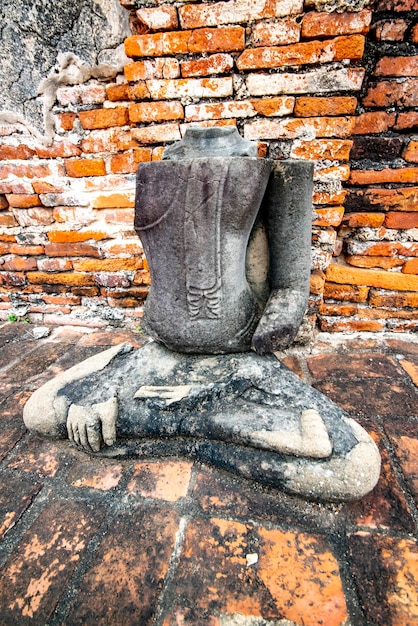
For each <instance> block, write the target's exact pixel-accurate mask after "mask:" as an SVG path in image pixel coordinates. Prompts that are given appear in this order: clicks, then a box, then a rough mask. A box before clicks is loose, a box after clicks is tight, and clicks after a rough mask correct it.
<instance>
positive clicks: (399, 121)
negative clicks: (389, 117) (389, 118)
mask: <svg viewBox="0 0 418 626" xmlns="http://www.w3.org/2000/svg"><path fill="white" fill-rule="evenodd" d="M417 127H418V111H408V112H407V113H399V114H398V117H397V118H396V124H395V126H394V128H395V129H396V130H407V129H409V128H417Z"/></svg>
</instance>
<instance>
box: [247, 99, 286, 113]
mask: <svg viewBox="0 0 418 626" xmlns="http://www.w3.org/2000/svg"><path fill="white" fill-rule="evenodd" d="M251 104H252V106H253V107H254V110H255V111H256V112H257V113H259V114H260V115H265V116H266V117H270V116H272V117H279V116H282V115H289V114H291V113H292V111H293V107H294V104H295V99H294V98H293V97H291V96H277V97H275V98H263V99H259V100H251Z"/></svg>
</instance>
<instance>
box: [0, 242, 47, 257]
mask: <svg viewBox="0 0 418 626" xmlns="http://www.w3.org/2000/svg"><path fill="white" fill-rule="evenodd" d="M43 253H44V247H43V246H30V245H25V244H19V243H13V242H10V243H9V242H7V243H0V254H20V255H22V256H30V255H34V256H38V255H41V254H43Z"/></svg>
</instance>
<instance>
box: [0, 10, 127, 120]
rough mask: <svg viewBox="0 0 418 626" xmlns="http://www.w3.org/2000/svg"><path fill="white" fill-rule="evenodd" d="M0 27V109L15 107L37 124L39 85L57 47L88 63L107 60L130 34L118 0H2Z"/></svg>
mask: <svg viewBox="0 0 418 626" xmlns="http://www.w3.org/2000/svg"><path fill="white" fill-rule="evenodd" d="M0 30H1V33H2V46H1V49H0V67H1V68H2V69H1V72H0V111H1V110H2V109H5V110H8V111H9V112H13V113H19V114H21V115H23V116H25V117H26V118H27V120H29V122H30V123H31V124H34V125H35V126H37V127H38V129H41V128H42V126H43V124H42V102H41V101H39V100H37V99H36V96H37V91H38V85H39V83H40V81H41V80H42V79H43V78H44V77H46V76H47V75H48V74H49V72H50V70H51V68H52V67H53V66H54V65H55V62H56V58H57V53H58V52H59V51H65V52H71V53H74V54H76V55H78V56H80V57H81V58H82V59H83V61H85V62H86V63H87V64H89V65H90V66H94V65H96V64H103V63H108V64H109V60H110V59H111V57H112V54H113V53H114V50H112V48H115V47H116V46H117V45H118V44H121V43H122V42H123V39H124V37H126V36H127V35H128V34H129V28H128V13H127V11H125V10H124V9H123V8H122V7H121V6H120V4H119V1H118V0H73V1H72V2H66V1H65V0H59V1H57V2H47V3H46V2H44V0H31V1H29V0H2V3H1V9H0ZM46 33H47V36H45V34H46Z"/></svg>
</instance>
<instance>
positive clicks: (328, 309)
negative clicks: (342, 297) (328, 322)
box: [319, 303, 359, 317]
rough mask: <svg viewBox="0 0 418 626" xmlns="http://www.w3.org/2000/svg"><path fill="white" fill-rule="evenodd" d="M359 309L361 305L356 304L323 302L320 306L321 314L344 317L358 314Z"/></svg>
mask: <svg viewBox="0 0 418 626" xmlns="http://www.w3.org/2000/svg"><path fill="white" fill-rule="evenodd" d="M358 311H359V306H358V305H356V304H328V303H322V304H321V305H320V307H319V314H320V315H337V316H343V317H350V316H352V315H356V314H357V313H358Z"/></svg>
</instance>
